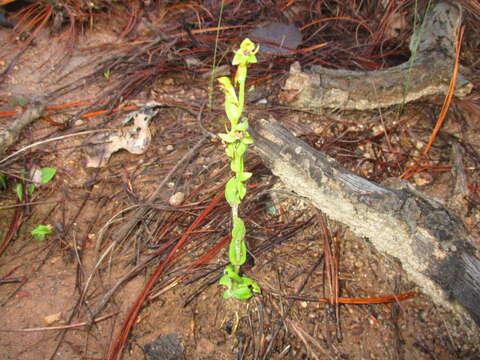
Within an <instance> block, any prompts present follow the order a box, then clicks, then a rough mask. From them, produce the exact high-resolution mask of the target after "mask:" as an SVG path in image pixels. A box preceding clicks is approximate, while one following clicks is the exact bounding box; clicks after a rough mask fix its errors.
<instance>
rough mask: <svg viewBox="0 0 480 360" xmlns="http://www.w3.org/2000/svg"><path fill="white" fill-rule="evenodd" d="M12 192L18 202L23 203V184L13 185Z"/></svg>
mask: <svg viewBox="0 0 480 360" xmlns="http://www.w3.org/2000/svg"><path fill="white" fill-rule="evenodd" d="M13 191H15V193H16V194H17V197H18V200H20V201H23V184H21V183H18V184H15V186H14V187H13Z"/></svg>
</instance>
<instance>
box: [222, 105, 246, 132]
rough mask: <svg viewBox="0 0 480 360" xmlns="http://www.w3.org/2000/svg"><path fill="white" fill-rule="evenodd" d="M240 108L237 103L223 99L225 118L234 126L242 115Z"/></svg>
mask: <svg viewBox="0 0 480 360" xmlns="http://www.w3.org/2000/svg"><path fill="white" fill-rule="evenodd" d="M242 111H243V110H242V109H241V108H240V106H239V105H238V102H237V103H233V102H230V101H228V98H227V99H225V113H226V114H227V118H228V120H229V121H230V124H231V125H232V127H233V126H236V125H237V123H238V120H239V119H240V116H242Z"/></svg>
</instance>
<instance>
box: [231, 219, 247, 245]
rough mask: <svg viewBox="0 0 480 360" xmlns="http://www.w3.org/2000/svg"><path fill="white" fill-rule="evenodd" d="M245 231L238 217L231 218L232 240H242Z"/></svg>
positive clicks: (243, 224)
mask: <svg viewBox="0 0 480 360" xmlns="http://www.w3.org/2000/svg"><path fill="white" fill-rule="evenodd" d="M246 233H247V229H246V228H245V223H244V222H243V220H242V219H240V218H239V217H238V216H235V217H234V218H233V229H232V237H233V238H234V239H242V240H243V238H244V237H245V235H246Z"/></svg>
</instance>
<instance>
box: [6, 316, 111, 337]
mask: <svg viewBox="0 0 480 360" xmlns="http://www.w3.org/2000/svg"><path fill="white" fill-rule="evenodd" d="M116 314H117V313H113V314H109V315H104V316H101V317H99V318H98V319H95V320H93V322H94V323H97V322H100V321H103V320H106V319H108V318H111V317H112V316H114V315H116ZM90 324H91V322H90V321H84V322H81V323H78V324H70V325H64V326H50V327H41V328H30V329H0V332H13V333H26V332H39V331H58V330H68V329H74V328H79V327H82V326H87V325H90Z"/></svg>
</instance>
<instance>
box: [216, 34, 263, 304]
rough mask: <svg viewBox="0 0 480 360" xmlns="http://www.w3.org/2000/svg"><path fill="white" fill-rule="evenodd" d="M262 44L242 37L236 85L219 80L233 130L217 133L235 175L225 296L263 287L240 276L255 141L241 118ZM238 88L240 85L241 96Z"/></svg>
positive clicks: (242, 296)
mask: <svg viewBox="0 0 480 360" xmlns="http://www.w3.org/2000/svg"><path fill="white" fill-rule="evenodd" d="M258 49H259V47H255V44H254V43H253V42H252V41H250V40H249V39H245V40H243V42H242V43H241V45H240V49H238V50H236V51H235V56H234V58H233V61H232V64H233V65H237V66H238V67H237V72H236V74H235V78H234V85H232V83H231V82H230V79H229V78H227V77H225V76H223V77H221V78H219V79H218V82H219V83H220V86H221V87H222V89H223V92H224V94H225V113H226V114H227V118H228V120H229V121H230V129H229V130H228V132H227V133H226V134H219V135H218V136H219V137H220V138H221V139H222V141H223V142H224V143H225V144H226V150H225V152H226V153H227V156H228V157H229V158H230V159H231V160H230V168H231V169H232V171H233V172H234V174H235V175H234V176H233V177H232V178H230V180H228V182H227V184H226V186H225V198H226V200H227V202H228V203H229V204H230V207H231V208H232V223H233V228H232V239H231V241H230V246H229V250H228V258H229V260H230V265H227V266H226V267H225V270H224V275H223V276H222V277H221V278H220V281H219V283H220V285H223V286H225V287H226V288H227V290H225V292H224V293H223V297H224V298H225V299H228V298H231V297H234V298H236V299H239V300H247V299H249V298H251V297H252V296H253V293H254V292H256V293H260V286H258V284H257V283H256V282H255V281H253V280H252V279H250V278H248V277H245V276H241V275H240V267H241V266H242V265H243V264H244V263H245V261H246V260H247V245H246V243H245V234H246V228H245V223H244V222H243V220H242V219H241V218H240V217H239V216H238V206H239V205H240V203H241V201H242V199H243V198H244V197H245V194H246V193H247V187H246V185H245V182H246V181H247V180H248V179H249V178H250V177H251V176H252V173H250V172H246V171H245V170H244V159H243V157H244V155H245V153H246V151H247V148H248V145H250V144H252V143H253V140H252V138H251V137H250V134H249V133H248V131H247V129H248V120H247V118H245V117H243V118H242V117H241V116H242V113H243V108H244V103H245V82H246V79H247V66H248V64H252V63H256V62H257V58H256V56H255V54H256V53H257V52H258ZM235 88H238V97H237V92H236V90H235Z"/></svg>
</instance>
